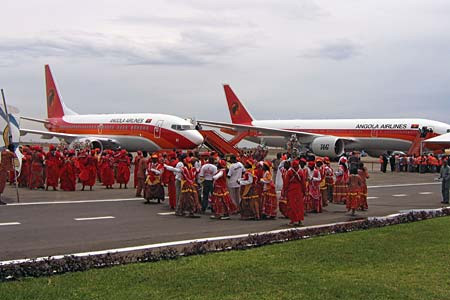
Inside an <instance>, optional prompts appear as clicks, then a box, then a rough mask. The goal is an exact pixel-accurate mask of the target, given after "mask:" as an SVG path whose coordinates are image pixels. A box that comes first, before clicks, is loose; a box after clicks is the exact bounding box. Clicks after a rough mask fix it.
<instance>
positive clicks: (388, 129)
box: [248, 119, 450, 153]
mask: <svg viewBox="0 0 450 300" xmlns="http://www.w3.org/2000/svg"><path fill="white" fill-rule="evenodd" d="M251 125H253V126H259V127H268V128H277V129H285V130H291V131H301V132H309V133H315V134H321V135H332V136H336V137H342V138H349V140H350V141H347V142H346V143H345V149H346V151H350V150H366V151H372V153H374V152H380V151H381V152H383V151H386V150H400V151H407V150H408V149H409V148H410V147H411V144H412V143H413V141H414V140H415V139H416V138H417V136H418V131H419V129H421V128H423V127H427V128H429V129H432V131H433V132H432V133H430V134H429V137H433V136H437V135H441V134H445V133H447V132H449V131H450V125H449V124H446V123H443V122H438V121H433V120H427V119H328V120H327V119H324V120H254V121H252V123H251ZM248 139H249V140H251V141H254V142H261V141H264V143H265V144H266V145H268V146H275V147H284V146H285V145H286V138H285V137H281V136H280V137H276V136H258V137H249V138H248ZM306 141H307V140H306Z"/></svg>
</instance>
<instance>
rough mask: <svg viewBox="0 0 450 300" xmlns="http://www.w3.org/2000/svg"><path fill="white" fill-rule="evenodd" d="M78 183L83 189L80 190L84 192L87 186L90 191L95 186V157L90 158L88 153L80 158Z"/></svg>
mask: <svg viewBox="0 0 450 300" xmlns="http://www.w3.org/2000/svg"><path fill="white" fill-rule="evenodd" d="M79 162H80V169H81V172H80V181H81V184H82V185H83V187H82V188H81V190H82V191H84V188H85V187H86V186H89V190H91V191H92V187H93V186H94V185H95V181H96V179H97V167H96V165H97V162H96V160H95V157H94V156H92V155H91V154H90V153H89V152H87V153H85V154H84V155H82V156H80V159H79Z"/></svg>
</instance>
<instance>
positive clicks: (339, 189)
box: [333, 183, 348, 204]
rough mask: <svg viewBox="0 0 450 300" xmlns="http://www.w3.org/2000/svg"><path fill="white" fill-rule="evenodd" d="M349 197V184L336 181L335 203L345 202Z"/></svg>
mask: <svg viewBox="0 0 450 300" xmlns="http://www.w3.org/2000/svg"><path fill="white" fill-rule="evenodd" d="M347 199H348V185H347V184H346V183H336V184H335V185H334V191H333V203H336V204H345V203H346V202H347Z"/></svg>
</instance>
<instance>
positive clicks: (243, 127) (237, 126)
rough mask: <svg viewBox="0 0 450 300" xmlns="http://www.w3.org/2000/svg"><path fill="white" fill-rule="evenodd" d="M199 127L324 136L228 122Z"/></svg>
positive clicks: (274, 134)
mask: <svg viewBox="0 0 450 300" xmlns="http://www.w3.org/2000/svg"><path fill="white" fill-rule="evenodd" d="M197 124H199V125H206V126H209V127H215V128H224V129H230V130H234V131H239V132H242V131H256V132H258V133H260V134H263V135H273V136H286V137H290V136H291V135H293V134H295V135H297V137H318V136H323V135H322V134H316V133H310V132H304V131H296V130H287V129H278V128H270V127H260V126H253V125H243V124H233V123H226V122H216V121H197Z"/></svg>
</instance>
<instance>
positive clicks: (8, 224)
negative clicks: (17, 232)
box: [0, 222, 20, 226]
mask: <svg viewBox="0 0 450 300" xmlns="http://www.w3.org/2000/svg"><path fill="white" fill-rule="evenodd" d="M12 225H20V223H19V222H9V223H0V226H12Z"/></svg>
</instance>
